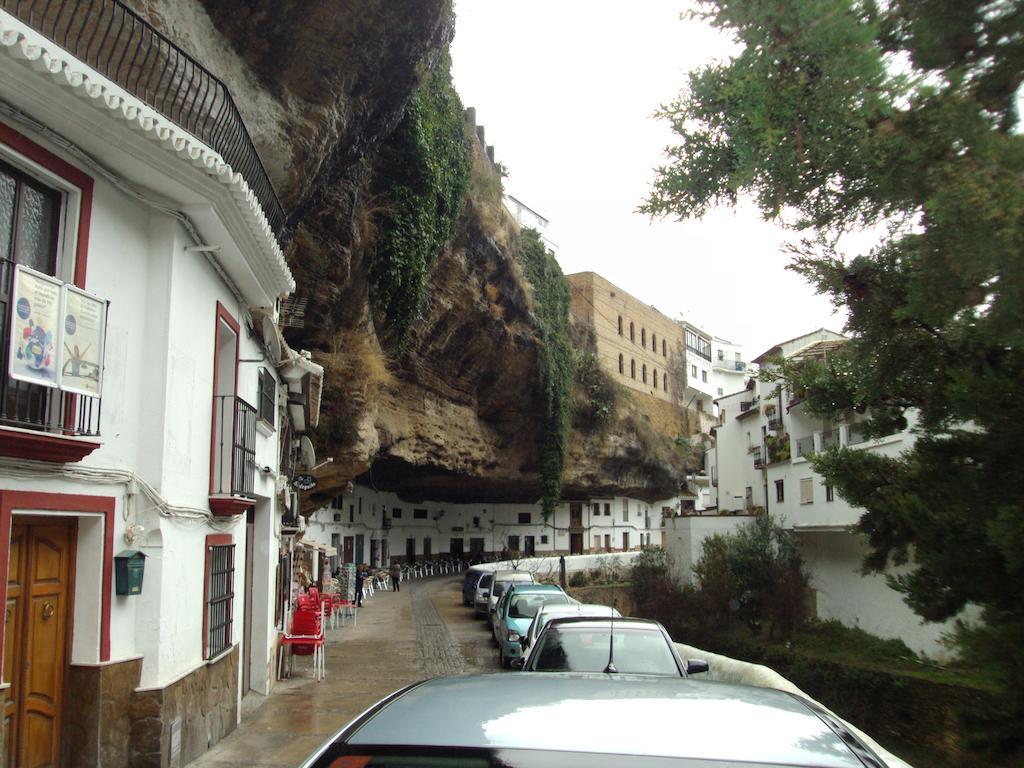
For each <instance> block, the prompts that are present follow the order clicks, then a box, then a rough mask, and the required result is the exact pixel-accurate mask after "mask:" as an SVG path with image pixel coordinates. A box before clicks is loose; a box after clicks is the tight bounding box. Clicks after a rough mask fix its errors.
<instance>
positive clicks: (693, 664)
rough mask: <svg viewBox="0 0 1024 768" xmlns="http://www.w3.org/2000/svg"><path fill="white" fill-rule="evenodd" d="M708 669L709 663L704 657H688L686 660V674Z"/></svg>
mask: <svg viewBox="0 0 1024 768" xmlns="http://www.w3.org/2000/svg"><path fill="white" fill-rule="evenodd" d="M707 671H708V663H707V662H706V661H704V660H703V659H687V660H686V674H688V675H699V674H700V673H701V672H707Z"/></svg>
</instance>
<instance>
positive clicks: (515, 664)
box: [511, 656, 526, 669]
mask: <svg viewBox="0 0 1024 768" xmlns="http://www.w3.org/2000/svg"><path fill="white" fill-rule="evenodd" d="M511 666H512V669H522V668H523V667H525V666H526V659H525V658H524V657H523V656H520V657H519V658H518V659H512V664H511Z"/></svg>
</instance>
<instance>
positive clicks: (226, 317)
mask: <svg viewBox="0 0 1024 768" xmlns="http://www.w3.org/2000/svg"><path fill="white" fill-rule="evenodd" d="M221 321H223V322H224V324H225V325H227V326H228V327H229V328H230V329H231V330H232V331H234V333H235V386H234V390H233V391H232V393H231V394H232V396H234V397H237V396H238V344H239V340H240V339H241V335H242V333H241V332H242V327H241V325H240V324H239V322H238V321H237V320H236V319H235V318H234V316H233V315H232V314H231V313H230V312H229V311H228V309H227V307H225V306H224V305H223V304H221V303H220V302H219V301H218V302H217V311H216V317H215V318H214V332H213V392H212V393H211V395H210V494H211V495H212V494H213V479H214V472H215V467H214V461H215V459H216V457H217V383H218V382H217V351H218V350H219V349H220V333H221ZM234 432H235V430H234V424H233V422H232V429H231V434H234Z"/></svg>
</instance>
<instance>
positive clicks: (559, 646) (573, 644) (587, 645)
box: [530, 626, 679, 675]
mask: <svg viewBox="0 0 1024 768" xmlns="http://www.w3.org/2000/svg"><path fill="white" fill-rule="evenodd" d="M608 633H609V628H608V627H607V626H605V627H571V626H570V627H559V626H554V627H549V628H548V631H547V633H546V634H545V635H544V637H543V639H542V641H541V645H540V646H539V647H538V648H537V652H536V654H535V655H534V656H533V662H532V663H531V665H530V669H531V670H532V671H535V672H602V671H604V669H605V668H606V667H607V666H608V656H609V642H608ZM614 633H615V640H614V642H613V643H612V650H613V651H614V656H613V658H614V662H615V668H616V669H617V670H618V671H619V672H621V673H623V674H637V675H678V674H679V668H678V667H677V666H676V661H675V658H674V657H673V655H672V651H671V650H670V649H669V647H668V643H666V642H665V638H664V636H662V634H661V632H659V631H658V630H656V629H640V628H636V627H625V626H624V627H618V626H617V627H615V629H614Z"/></svg>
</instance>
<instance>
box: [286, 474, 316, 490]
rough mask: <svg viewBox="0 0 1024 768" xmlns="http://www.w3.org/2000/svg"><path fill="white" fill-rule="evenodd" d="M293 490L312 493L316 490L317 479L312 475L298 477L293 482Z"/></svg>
mask: <svg viewBox="0 0 1024 768" xmlns="http://www.w3.org/2000/svg"><path fill="white" fill-rule="evenodd" d="M292 488H294V489H295V490H296V491H312V490H313V489H314V488H316V478H315V477H313V476H312V475H296V476H295V479H294V480H292Z"/></svg>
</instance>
